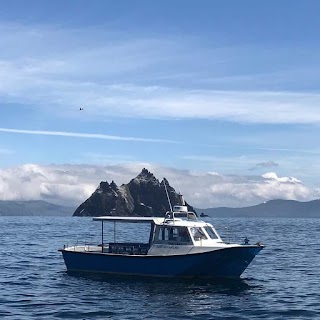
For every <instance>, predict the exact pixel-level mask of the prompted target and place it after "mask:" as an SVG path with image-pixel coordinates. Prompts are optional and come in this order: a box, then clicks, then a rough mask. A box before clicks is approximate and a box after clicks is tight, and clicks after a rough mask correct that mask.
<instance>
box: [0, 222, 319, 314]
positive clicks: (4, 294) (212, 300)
mask: <svg viewBox="0 0 320 320" xmlns="http://www.w3.org/2000/svg"><path fill="white" fill-rule="evenodd" d="M206 219H207V220H208V221H209V222H211V223H212V224H214V225H215V226H216V227H217V230H218V231H219V233H221V234H222V235H223V237H224V239H225V240H229V239H231V240H232V241H233V240H235V239H236V240H239V241H242V240H243V239H244V238H245V237H248V238H249V239H250V242H251V243H255V242H257V241H261V242H262V243H264V244H265V245H266V248H265V249H264V250H262V251H261V253H260V254H259V255H258V256H256V258H255V259H254V260H253V262H252V264H251V265H250V266H249V267H248V269H247V270H246V271H245V273H244V274H243V275H242V277H241V279H239V280H232V281H230V280H228V281H227V280H219V281H212V280H211V281H208V280H201V281H199V280H172V279H146V278H137V277H124V276H102V275H94V274H68V273H67V272H66V268H65V264H64V261H63V259H62V256H61V253H60V252H58V249H59V248H61V247H62V246H63V245H64V244H69V245H71V244H75V243H76V242H77V241H78V242H79V243H80V242H83V243H84V242H86V243H92V242H93V243H94V242H98V241H99V240H100V236H101V235H100V224H99V223H98V222H92V219H91V218H75V217H0V223H1V231H0V244H1V251H0V252H1V259H0V292H1V295H0V319H10V320H11V319H12V320H13V319H19V320H21V319H23V320H24V319H320V240H319V234H320V219H260V218H259V219H258V218H256V219H251V218H250V219H249V218H241V219H214V218H206ZM226 227H228V229H227V228H226ZM112 228H113V226H110V228H109V229H108V228H106V230H105V232H106V233H107V234H110V237H111V236H112V237H113V231H112V230H113V229H112ZM135 228H137V226H136V225H134V226H132V227H131V229H129V230H128V231H127V232H125V231H124V230H121V229H119V230H117V235H118V236H119V237H120V236H121V233H122V234H123V235H124V236H128V237H130V236H132V235H135V236H136V235H137V234H138V230H137V229H135Z"/></svg>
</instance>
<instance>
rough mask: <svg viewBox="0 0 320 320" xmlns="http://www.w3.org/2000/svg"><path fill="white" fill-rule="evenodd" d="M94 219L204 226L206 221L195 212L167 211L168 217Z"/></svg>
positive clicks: (100, 218)
mask: <svg viewBox="0 0 320 320" xmlns="http://www.w3.org/2000/svg"><path fill="white" fill-rule="evenodd" d="M93 221H102V222H122V223H124V222H125V223H154V224H156V225H164V224H165V225H177V226H194V225H198V226H202V225H206V223H205V222H204V221H201V220H200V221H199V220H197V217H196V215H195V214H194V212H183V213H182V212H167V214H166V217H164V218H162V217H123V216H101V217H94V218H93Z"/></svg>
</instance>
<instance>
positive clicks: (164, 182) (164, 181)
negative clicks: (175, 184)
mask: <svg viewBox="0 0 320 320" xmlns="http://www.w3.org/2000/svg"><path fill="white" fill-rule="evenodd" d="M163 184H164V188H165V189H166V194H167V198H168V202H169V206H170V211H172V206H171V202H170V198H169V194H168V190H167V186H166V180H165V179H163Z"/></svg>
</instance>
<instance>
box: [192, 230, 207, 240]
mask: <svg viewBox="0 0 320 320" xmlns="http://www.w3.org/2000/svg"><path fill="white" fill-rule="evenodd" d="M190 230H191V234H192V236H193V239H194V240H195V241H200V240H202V239H207V236H206V235H205V233H204V232H203V231H202V229H201V228H197V227H193V228H190Z"/></svg>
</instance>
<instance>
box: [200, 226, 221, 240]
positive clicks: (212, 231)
mask: <svg viewBox="0 0 320 320" xmlns="http://www.w3.org/2000/svg"><path fill="white" fill-rule="evenodd" d="M204 230H206V232H207V234H208V236H209V237H210V238H211V239H219V237H218V236H217V234H216V233H215V232H214V230H213V229H212V228H211V227H204Z"/></svg>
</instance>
